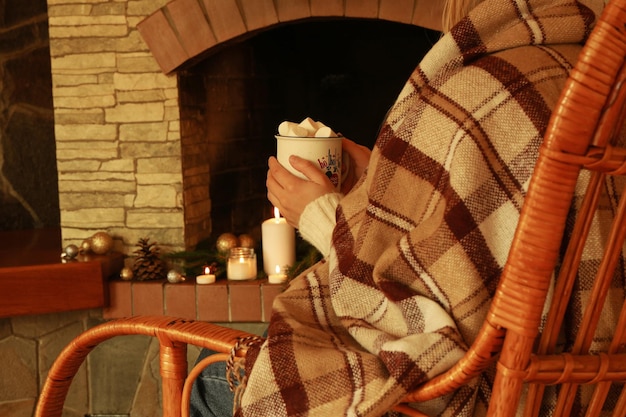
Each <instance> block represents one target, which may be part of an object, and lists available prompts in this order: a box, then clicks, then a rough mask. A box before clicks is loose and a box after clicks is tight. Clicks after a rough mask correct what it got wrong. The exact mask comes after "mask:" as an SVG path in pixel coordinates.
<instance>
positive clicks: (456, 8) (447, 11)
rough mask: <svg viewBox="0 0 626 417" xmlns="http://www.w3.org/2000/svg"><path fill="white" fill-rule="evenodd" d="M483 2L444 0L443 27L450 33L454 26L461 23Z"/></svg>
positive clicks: (476, 0) (475, 0) (480, 0)
mask: <svg viewBox="0 0 626 417" xmlns="http://www.w3.org/2000/svg"><path fill="white" fill-rule="evenodd" d="M482 1H483V0H444V4H443V13H442V16H441V27H442V30H443V32H449V31H450V29H452V26H454V25H456V24H457V23H459V21H460V20H461V19H463V18H464V17H465V16H467V14H468V13H469V12H470V10H472V9H473V8H474V7H476V6H477V5H478V4H479V3H481V2H482Z"/></svg>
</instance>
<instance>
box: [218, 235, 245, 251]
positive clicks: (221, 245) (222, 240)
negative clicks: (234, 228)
mask: <svg viewBox="0 0 626 417" xmlns="http://www.w3.org/2000/svg"><path fill="white" fill-rule="evenodd" d="M238 245H239V239H237V236H235V235H234V234H232V233H222V234H221V235H219V237H218V238H217V241H216V242H215V246H216V247H217V251H218V252H220V253H228V252H230V250H231V249H232V248H236V247H237V246H238Z"/></svg>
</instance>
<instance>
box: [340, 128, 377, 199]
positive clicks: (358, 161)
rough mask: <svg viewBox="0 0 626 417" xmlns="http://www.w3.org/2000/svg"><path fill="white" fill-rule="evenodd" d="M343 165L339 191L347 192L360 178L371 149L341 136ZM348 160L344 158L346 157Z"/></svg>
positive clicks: (367, 162) (368, 159)
mask: <svg viewBox="0 0 626 417" xmlns="http://www.w3.org/2000/svg"><path fill="white" fill-rule="evenodd" d="M341 146H342V148H343V164H342V165H343V167H342V168H344V169H342V172H341V192H342V193H344V194H348V192H349V191H350V190H351V189H352V187H354V184H356V182H357V181H358V180H359V178H361V175H363V172H365V168H367V165H368V164H369V161H370V155H371V154H372V151H371V150H370V149H369V148H368V147H366V146H363V145H359V144H357V143H355V142H353V141H351V140H350V139H348V138H343V141H342V143H341ZM346 157H347V158H349V160H346V159H347V158H346Z"/></svg>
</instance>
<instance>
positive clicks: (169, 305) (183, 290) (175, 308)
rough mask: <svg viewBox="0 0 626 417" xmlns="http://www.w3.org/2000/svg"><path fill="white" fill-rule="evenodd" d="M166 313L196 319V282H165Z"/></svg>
mask: <svg viewBox="0 0 626 417" xmlns="http://www.w3.org/2000/svg"><path fill="white" fill-rule="evenodd" d="M165 314H166V315H168V316H174V317H180V318H183V319H190V320H195V319H196V285H195V283H193V282H190V283H186V282H185V283H179V284H169V283H168V284H165Z"/></svg>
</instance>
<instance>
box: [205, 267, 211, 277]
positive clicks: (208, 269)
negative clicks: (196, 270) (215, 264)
mask: <svg viewBox="0 0 626 417" xmlns="http://www.w3.org/2000/svg"><path fill="white" fill-rule="evenodd" d="M210 273H211V267H210V266H205V267H204V275H209V274H210Z"/></svg>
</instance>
